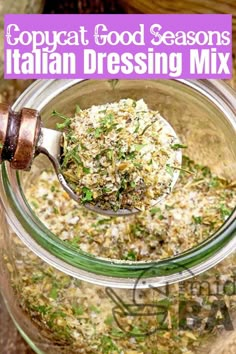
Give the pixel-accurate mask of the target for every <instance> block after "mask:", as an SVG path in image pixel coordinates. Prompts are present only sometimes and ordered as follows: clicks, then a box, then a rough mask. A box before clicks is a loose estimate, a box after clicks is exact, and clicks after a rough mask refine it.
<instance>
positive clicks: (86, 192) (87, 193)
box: [82, 187, 93, 203]
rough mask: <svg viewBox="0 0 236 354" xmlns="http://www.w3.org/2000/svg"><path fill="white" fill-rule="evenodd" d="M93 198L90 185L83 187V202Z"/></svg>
mask: <svg viewBox="0 0 236 354" xmlns="http://www.w3.org/2000/svg"><path fill="white" fill-rule="evenodd" d="M92 200H93V192H92V191H91V189H89V188H88V187H83V188H82V202H83V203H86V202H91V201H92Z"/></svg>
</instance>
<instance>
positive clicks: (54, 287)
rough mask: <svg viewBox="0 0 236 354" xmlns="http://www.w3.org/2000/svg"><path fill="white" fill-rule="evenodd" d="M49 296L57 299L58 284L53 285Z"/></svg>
mask: <svg viewBox="0 0 236 354" xmlns="http://www.w3.org/2000/svg"><path fill="white" fill-rule="evenodd" d="M49 297H50V298H51V299H53V300H56V299H57V297H58V288H57V287H56V286H53V287H52V289H51V290H50V293H49Z"/></svg>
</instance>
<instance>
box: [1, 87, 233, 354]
mask: <svg viewBox="0 0 236 354" xmlns="http://www.w3.org/2000/svg"><path fill="white" fill-rule="evenodd" d="M127 97H129V98H132V99H135V100H137V99H140V98H143V99H144V100H145V102H146V103H147V104H148V106H149V107H150V108H151V109H154V110H159V111H160V113H161V114H162V115H163V116H164V117H165V118H166V119H167V120H168V121H169V122H170V123H171V125H172V126H173V128H174V129H175V131H176V132H177V134H178V135H179V136H180V137H181V139H182V140H183V141H184V143H185V144H186V145H187V146H188V149H187V150H188V156H189V157H190V158H194V161H195V162H196V163H198V164H202V165H204V166H208V167H209V168H210V169H211V171H212V172H213V173H214V174H216V175H217V176H220V178H222V179H227V180H235V179H236V168H235V167H236V139H235V137H236V119H235V102H236V100H235V97H236V96H235V93H234V92H233V91H232V90H231V89H230V88H229V87H228V86H227V85H226V84H224V83H222V82H219V81H212V80H199V81H191V80H145V81H144V80H39V81H36V82H35V83H34V84H32V85H31V86H30V87H29V88H28V89H27V90H26V91H25V92H24V93H23V94H22V95H21V96H20V97H19V99H18V100H17V102H16V103H15V105H14V106H13V109H14V110H19V109H20V108H22V107H29V108H34V109H37V110H39V111H40V113H41V116H42V120H43V124H44V126H45V127H48V128H55V126H56V122H57V119H56V117H55V116H51V112H52V110H53V109H54V110H57V111H59V112H62V113H63V114H66V115H71V114H73V111H74V107H75V105H76V104H78V105H79V106H80V107H81V108H82V109H83V108H87V107H90V106H91V105H93V104H104V103H107V102H113V101H118V100H119V99H121V98H127ZM49 166H50V163H49V161H47V160H46V159H45V158H43V157H41V156H39V157H37V158H36V159H35V161H34V164H33V167H32V169H31V171H30V172H24V173H22V172H20V173H19V172H17V171H14V170H12V169H10V167H9V166H8V164H7V163H4V164H2V166H1V181H0V193H1V203H2V210H1V225H2V229H1V247H0V249H1V273H0V280H1V282H0V283H1V290H2V293H3V296H4V298H5V301H6V304H7V306H8V310H9V312H10V314H11V316H12V318H13V319H14V322H15V323H16V325H17V327H18V329H19V330H20V332H21V333H22V335H23V336H24V338H26V340H27V341H28V343H29V344H30V345H31V347H32V348H33V349H34V350H35V351H36V352H37V353H48V352H50V353H114V354H115V353H127V354H129V353H130V354H131V353H150V354H151V353H152V354H154V353H169V352H172V353H182V352H184V351H187V349H186V348H189V350H193V348H194V346H197V345H198V344H196V343H198V342H197V341H196V343H195V339H194V334H192V333H190V334H189V332H191V330H192V329H193V330H194V328H192V327H191V326H193V324H192V325H189V324H187V322H186V321H185V320H186V318H184V316H183V315H181V316H182V317H181V316H180V318H179V307H178V306H177V305H176V304H177V302H178V303H179V300H180V297H181V298H182V297H183V296H184V295H183V293H182V290H181V289H183V286H181V289H180V285H177V284H176V283H177V282H182V283H181V284H187V286H188V284H189V283H188V282H187V279H189V278H192V277H193V276H196V275H197V274H199V273H202V272H205V271H207V270H208V269H209V268H211V267H213V266H214V265H216V264H217V263H218V262H220V261H222V260H223V259H224V258H225V257H226V256H228V255H229V254H230V253H231V252H232V251H233V250H234V248H235V244H236V240H235V237H234V236H235V232H236V220H235V215H236V211H235V210H234V211H233V212H232V213H231V214H230V215H227V218H226V220H225V222H224V223H222V226H221V227H220V228H219V229H218V230H217V231H216V232H214V233H213V234H211V235H209V237H208V238H207V239H205V240H203V241H202V242H199V244H198V245H196V246H195V247H193V248H191V249H189V250H187V251H185V252H183V253H181V254H177V255H175V256H173V257H171V258H166V259H162V260H157V261H140V262H131V261H124V260H114V259H104V258H101V257H94V256H93V255H90V254H88V253H86V252H83V251H80V250H78V249H76V248H74V247H73V246H71V245H69V244H68V243H65V242H63V241H62V240H60V238H58V237H57V236H56V235H54V234H53V233H52V232H51V231H50V230H49V229H48V228H47V227H46V226H45V225H44V224H43V223H42V221H41V220H39V219H38V217H37V216H36V214H35V212H34V211H33V210H32V208H31V206H30V205H29V202H28V201H27V199H26V197H25V191H26V190H27V187H28V186H29V184H32V183H33V181H34V180H35V179H36V178H37V176H39V175H40V173H41V171H42V170H44V169H47V168H48V167H49ZM35 188H37V186H35ZM232 188H234V187H233V184H232ZM186 208H187V205H186ZM52 222H56V218H54V220H53V221H52ZM182 236H183V237H184V236H185V235H182ZM232 257H233V256H232ZM225 262H226V261H225ZM216 269H217V268H216ZM224 269H225V268H224ZM216 272H218V271H217V270H216ZM205 274H206V273H205ZM209 274H210V273H209ZM199 279H200V278H199ZM221 281H225V279H223V280H222V279H221ZM172 283H173V285H171V286H170V285H169V284H172ZM221 285H222V284H221ZM223 285H224V284H223ZM180 290H181V291H180ZM180 295H181V296H180ZM208 295H209V294H208ZM208 295H207V294H206V296H208ZM191 296H195V295H194V294H191ZM186 299H188V300H189V299H190V296H187V297H186ZM194 299H195V298H194ZM176 301H177V302H176ZM194 301H195V300H194ZM173 304H175V305H173ZM171 305H173V306H174V308H175V312H176V311H177V312H176V314H175V315H174V319H172V320H171V318H170V317H171V315H170V311H169V309H170V306H171ZM177 307H178V309H177ZM185 313H186V311H185ZM188 315H189V314H188ZM189 316H190V315H189ZM190 317H191V316H190ZM177 318H178V320H177ZM203 322H204V321H203ZM160 326H161V327H160ZM181 326H182V327H181ZM188 326H190V327H188ZM171 328H172V329H171ZM160 329H161V330H160ZM179 329H180V330H181V331H182V332H183V333H184V335H183V334H182V337H181V336H180V337H179V335H178V333H179V332H178V331H179ZM195 329H196V330H197V329H199V328H197V327H196V328H195ZM167 340H168V346H169V347H168V349H166V341H167ZM157 341H158V344H157ZM194 343H195V344H194ZM184 346H185V349H183V348H184ZM188 346H189V347H188ZM190 352H191V351H190Z"/></svg>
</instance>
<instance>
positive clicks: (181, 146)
mask: <svg viewBox="0 0 236 354" xmlns="http://www.w3.org/2000/svg"><path fill="white" fill-rule="evenodd" d="M170 147H171V149H173V150H178V149H187V147H188V146H187V145H183V144H173V145H171V146H170Z"/></svg>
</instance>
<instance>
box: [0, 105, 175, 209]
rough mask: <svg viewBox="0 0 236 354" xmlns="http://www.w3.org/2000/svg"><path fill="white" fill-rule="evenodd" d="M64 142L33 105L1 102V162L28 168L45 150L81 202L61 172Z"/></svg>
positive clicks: (70, 191)
mask: <svg viewBox="0 0 236 354" xmlns="http://www.w3.org/2000/svg"><path fill="white" fill-rule="evenodd" d="M163 120H164V118H163ZM164 121H165V124H166V125H168V129H169V131H170V133H171V134H172V135H173V136H174V137H177V136H176V133H175V131H174V129H173V128H172V127H171V125H170V124H169V123H168V122H167V121H166V120H164ZM62 142H63V133H62V132H59V131H56V130H53V129H48V128H44V127H42V124H41V117H40V114H39V112H38V111H36V110H34V109H30V108H22V109H21V110H20V111H19V112H14V111H13V110H12V109H11V108H10V107H9V106H8V105H6V104H0V163H2V162H3V161H9V163H10V166H11V168H13V169H17V170H24V171H29V170H30V168H31V165H32V163H33V160H34V158H35V157H36V156H37V155H38V154H40V153H42V154H44V155H46V156H47V157H48V158H49V160H50V161H51V163H52V165H53V167H54V170H55V172H56V174H57V177H58V180H59V182H60V184H61V186H62V187H63V188H64V190H65V191H66V192H67V193H68V194H69V196H70V197H71V198H72V199H74V200H75V201H76V202H79V203H80V198H79V197H78V195H77V194H76V193H74V191H73V190H72V189H71V188H70V186H69V185H68V183H67V182H66V180H65V178H64V176H63V174H62V173H61V169H60V160H61V156H62V154H63V149H62V145H63V144H62ZM174 153H175V154H176V156H175V160H176V162H177V163H178V164H179V165H181V162H182V153H181V151H179V150H176V151H174ZM179 173H180V170H178V169H175V170H174V173H173V176H172V182H171V185H170V191H171V190H172V189H173V187H174V185H175V184H176V182H177V180H178V177H179ZM166 194H167V193H166ZM166 194H163V195H162V196H161V197H159V198H158V199H156V200H155V203H153V205H152V206H154V205H155V204H157V203H158V202H160V201H161V200H162V199H163V198H164V197H165V196H166ZM84 206H85V207H86V208H87V209H89V210H90V211H93V212H96V213H99V214H103V215H106V216H129V215H133V214H137V213H139V212H140V210H138V209H136V208H133V209H131V210H129V209H119V210H117V211H114V210H111V209H108V210H105V209H101V208H100V207H97V206H96V205H92V204H89V203H85V204H84Z"/></svg>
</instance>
